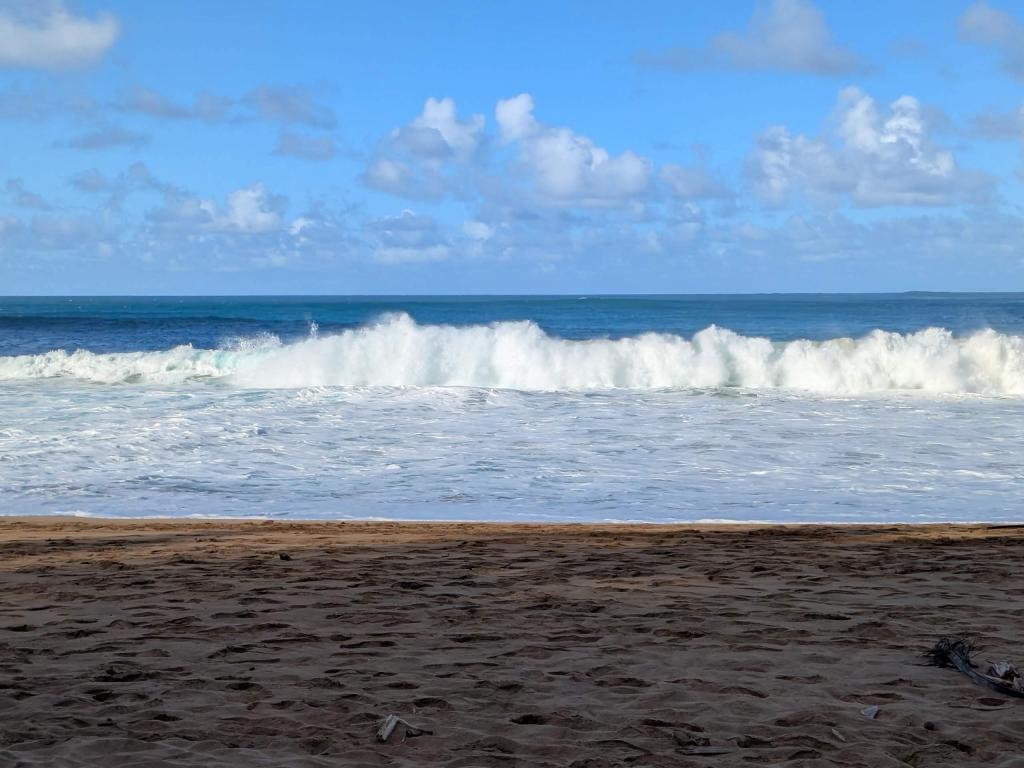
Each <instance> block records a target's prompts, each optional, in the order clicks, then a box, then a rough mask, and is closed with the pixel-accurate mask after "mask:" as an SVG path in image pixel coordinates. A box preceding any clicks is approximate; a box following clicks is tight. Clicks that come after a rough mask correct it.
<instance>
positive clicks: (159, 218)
mask: <svg viewBox="0 0 1024 768" xmlns="http://www.w3.org/2000/svg"><path fill="white" fill-rule="evenodd" d="M287 205H288V200H287V198H285V197H283V196H281V195H272V194H271V193H270V192H269V190H268V189H267V188H266V186H265V185H263V184H261V183H256V184H252V185H251V186H248V187H241V188H239V189H236V190H234V191H233V192H230V193H229V194H228V195H227V198H226V200H225V204H224V205H223V206H220V205H217V203H216V202H214V201H213V200H210V199H208V198H201V197H192V196H187V195H184V194H181V193H179V192H177V191H171V192H168V194H167V195H166V198H165V200H164V204H163V205H162V206H161V207H160V208H157V209H155V210H152V211H150V212H149V214H148V217H147V218H148V219H149V220H150V221H151V222H153V223H154V224H157V225H159V226H161V227H163V228H165V229H174V230H178V231H193V232H221V233H234V234H242V235H259V234H266V233H269V232H275V231H278V230H280V229H281V228H282V226H283V222H284V211H285V208H286V207H287Z"/></svg>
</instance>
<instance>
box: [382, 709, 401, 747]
mask: <svg viewBox="0 0 1024 768" xmlns="http://www.w3.org/2000/svg"><path fill="white" fill-rule="evenodd" d="M400 722H402V721H401V719H400V718H399V717H398V715H388V716H387V717H386V718H385V719H384V722H383V724H381V726H380V729H379V730H378V731H377V741H387V740H388V739H390V738H391V734H392V733H394V732H395V728H397V727H398V724H399V723H400Z"/></svg>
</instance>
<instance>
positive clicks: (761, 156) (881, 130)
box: [747, 87, 991, 206]
mask: <svg viewBox="0 0 1024 768" xmlns="http://www.w3.org/2000/svg"><path fill="white" fill-rule="evenodd" d="M833 117H834V124H835V127H834V136H830V137H823V138H812V137H808V136H805V135H803V134H797V135H792V134H791V133H790V132H789V131H788V130H787V129H786V128H784V127H781V126H776V127H772V128H769V129H768V130H766V131H765V132H764V133H762V134H761V136H760V137H759V138H758V141H757V145H756V147H755V148H754V150H753V152H752V153H751V155H750V156H749V158H748V167H747V171H748V176H749V178H750V180H751V182H752V184H753V187H754V190H755V192H756V193H757V194H758V196H759V197H761V199H762V200H764V201H765V202H768V203H770V204H773V205H781V204H783V203H785V202H787V201H788V200H789V199H790V198H791V196H793V195H805V196H807V197H810V198H812V199H817V200H819V201H835V200H836V199H838V198H841V197H849V199H850V200H851V201H852V202H853V203H855V204H857V205H861V206H884V205H911V206H914V205H949V204H953V203H955V202H962V201H978V200H980V199H982V198H984V197H985V195H986V194H987V193H988V192H989V191H990V186H991V185H990V182H989V179H988V178H987V177H985V176H984V175H982V174H979V173H974V172H970V171H965V170H963V169H961V168H960V167H959V166H958V164H957V162H956V158H955V157H954V155H953V153H952V151H950V150H949V149H946V148H943V147H941V146H938V145H937V144H936V143H935V142H934V141H933V140H932V138H931V136H930V132H929V130H930V126H929V125H928V121H927V119H926V117H925V110H924V109H923V108H922V106H921V104H920V103H919V102H918V101H917V99H914V98H913V97H910V96H902V97H900V98H899V99H897V100H896V101H894V102H893V103H892V104H891V105H890V106H889V109H888V111H887V112H883V110H882V109H880V108H879V106H878V104H877V103H876V102H875V100H874V99H872V98H871V97H870V96H868V95H867V94H865V93H863V92H862V91H860V90H859V89H857V88H853V87H851V88H845V89H843V91H841V92H840V95H839V103H838V106H837V107H836V110H835V113H834V116H833Z"/></svg>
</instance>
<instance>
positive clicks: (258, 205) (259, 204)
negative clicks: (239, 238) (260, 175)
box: [215, 184, 283, 233]
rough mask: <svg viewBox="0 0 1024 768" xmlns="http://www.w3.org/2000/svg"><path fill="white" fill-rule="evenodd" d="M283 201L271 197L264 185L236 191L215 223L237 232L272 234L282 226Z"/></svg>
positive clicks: (230, 196) (229, 196)
mask: <svg viewBox="0 0 1024 768" xmlns="http://www.w3.org/2000/svg"><path fill="white" fill-rule="evenodd" d="M281 199H282V198H275V197H274V196H272V195H270V193H268V192H267V188H266V187H265V186H263V185H262V184H253V185H252V186H251V187H243V188H242V189H236V190H235V191H234V192H232V193H230V194H229V195H228V197H227V206H226V208H225V211H224V213H223V215H221V216H219V217H217V218H216V219H215V221H216V223H217V225H218V226H219V227H223V228H226V229H229V230H234V231H237V232H246V233H259V232H270V231H272V230H275V229H278V228H279V227H280V226H281V209H282V208H283V205H282V203H281Z"/></svg>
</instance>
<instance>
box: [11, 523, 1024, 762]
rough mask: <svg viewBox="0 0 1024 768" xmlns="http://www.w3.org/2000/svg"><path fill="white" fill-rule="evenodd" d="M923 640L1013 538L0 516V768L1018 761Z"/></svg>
mask: <svg viewBox="0 0 1024 768" xmlns="http://www.w3.org/2000/svg"><path fill="white" fill-rule="evenodd" d="M282 553H284V557H282ZM947 634H952V635H967V636H970V637H973V638H975V639H976V640H977V641H978V642H979V644H981V645H982V646H984V651H983V652H982V653H980V654H979V659H1002V658H1008V659H1011V660H1013V661H1016V662H1017V664H1018V665H1019V666H1022V665H1024V528H1012V527H1010V528H994V527H987V526H956V527H950V526H929V527H894V526H888V527H772V528H755V527H713V526H712V527H707V526H705V527H694V526H688V527H641V526H547V525H478V524H395V523H280V522H274V523H259V522H222V521H214V522H197V521H174V522H170V521H110V520H82V519H65V518H20V519H19V518H0V765H3V766H55V767H60V766H100V765H103V766H119V767H121V766H147V768H148V767H149V766H203V767H204V768H205V767H207V766H349V765H351V766H385V765H393V766H452V767H454V766H466V767H469V766H530V767H533V766H560V767H561V766H575V767H576V768H583V767H584V766H586V767H587V768H601V767H604V766H731V765H776V764H778V765H786V766H821V765H842V766H871V767H872V768H884V767H885V766H907V765H911V766H929V767H930V766H973V765H994V766H1005V767H1009V766H1024V701H1021V700H1012V699H1008V698H1005V697H1003V696H1001V695H999V694H997V693H994V692H992V691H988V690H986V689H984V688H980V687H978V686H976V685H974V684H973V683H971V682H970V681H969V680H968V679H966V678H965V677H964V676H963V675H960V674H959V673H957V672H955V671H952V670H947V669H938V668H935V667H931V666H927V665H926V664H925V662H924V660H923V659H922V658H921V654H922V652H923V651H925V650H926V649H927V648H928V647H930V646H931V645H932V644H933V643H934V642H935V641H936V640H937V639H938V638H939V637H941V636H942V635H947ZM871 705H876V706H878V707H879V710H878V713H877V716H876V717H875V718H874V719H870V718H868V717H867V716H865V715H864V714H862V710H864V709H865V708H866V707H869V706H871ZM390 713H394V714H397V715H399V716H401V717H403V718H405V719H406V720H407V721H408V722H410V723H412V724H413V725H416V726H419V727H421V728H424V729H428V730H430V731H432V733H429V734H423V735H420V736H417V737H414V738H413V737H409V736H408V734H406V733H405V732H404V728H403V727H402V726H399V727H398V729H396V731H395V734H394V735H393V736H392V738H391V740H390V741H389V742H388V743H386V744H381V743H377V741H376V740H375V731H376V729H377V727H378V725H379V723H380V722H381V721H382V720H383V719H384V718H385V716H387V715H388V714H390ZM714 748H717V750H719V754H699V752H705V753H706V752H709V751H712V750H713V749H714Z"/></svg>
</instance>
